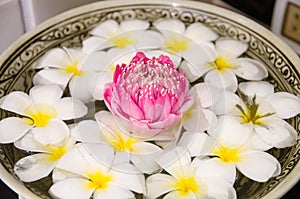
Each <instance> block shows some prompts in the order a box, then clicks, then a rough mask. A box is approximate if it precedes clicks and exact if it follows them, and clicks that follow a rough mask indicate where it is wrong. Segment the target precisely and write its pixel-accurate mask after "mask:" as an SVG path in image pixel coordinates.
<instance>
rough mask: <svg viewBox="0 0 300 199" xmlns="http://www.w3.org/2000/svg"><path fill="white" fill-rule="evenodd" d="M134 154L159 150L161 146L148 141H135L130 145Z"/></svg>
mask: <svg viewBox="0 0 300 199" xmlns="http://www.w3.org/2000/svg"><path fill="white" fill-rule="evenodd" d="M132 147H133V148H134V149H133V153H135V154H150V153H156V152H159V151H161V148H160V147H158V146H156V145H155V144H152V143H149V142H137V143H134V144H133V145H132Z"/></svg>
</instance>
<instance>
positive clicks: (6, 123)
mask: <svg viewBox="0 0 300 199" xmlns="http://www.w3.org/2000/svg"><path fill="white" fill-rule="evenodd" d="M32 127H33V126H31V125H28V124H27V123H25V122H24V120H22V119H21V118H17V117H8V118H4V119H3V120H1V121H0V143H11V142H14V141H16V140H18V139H20V138H21V137H22V136H23V135H25V134H26V133H27V132H28V131H29V130H30V129H31V128H32Z"/></svg>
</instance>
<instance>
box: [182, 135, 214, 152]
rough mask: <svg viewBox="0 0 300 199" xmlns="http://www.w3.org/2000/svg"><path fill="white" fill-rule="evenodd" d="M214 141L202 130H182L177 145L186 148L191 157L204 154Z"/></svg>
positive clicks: (210, 148)
mask: <svg viewBox="0 0 300 199" xmlns="http://www.w3.org/2000/svg"><path fill="white" fill-rule="evenodd" d="M215 144H216V141H215V140H214V139H212V138H211V137H210V136H208V135H207V134H206V133H204V132H189V131H187V132H184V133H183V135H182V137H181V139H180V141H179V143H178V146H180V147H182V148H184V149H187V150H188V151H189V153H190V155H191V156H192V157H195V156H206V155H208V154H209V153H210V152H211V150H212V149H213V147H214V145H215Z"/></svg>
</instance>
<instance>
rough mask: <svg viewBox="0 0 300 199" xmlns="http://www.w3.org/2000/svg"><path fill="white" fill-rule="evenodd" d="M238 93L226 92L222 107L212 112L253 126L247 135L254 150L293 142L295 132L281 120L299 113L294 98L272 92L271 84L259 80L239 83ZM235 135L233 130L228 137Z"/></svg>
mask: <svg viewBox="0 0 300 199" xmlns="http://www.w3.org/2000/svg"><path fill="white" fill-rule="evenodd" d="M239 94H240V96H241V98H240V97H239V96H237V95H235V94H232V93H227V94H226V96H225V98H226V105H225V106H226V109H224V110H221V111H220V110H219V111H220V112H218V111H216V112H217V114H226V115H227V118H228V119H229V120H231V121H234V120H236V121H237V122H239V123H241V124H242V125H244V126H246V127H247V128H249V129H253V130H252V132H251V133H250V134H248V136H250V138H251V139H252V143H253V144H254V145H256V147H257V148H258V149H262V150H268V149H270V148H272V147H276V148H284V147H289V146H292V145H294V144H295V143H296V141H297V131H296V130H295V129H294V128H293V127H292V126H291V125H290V124H289V123H288V122H286V121H284V119H288V118H292V117H294V116H296V115H297V114H299V113H300V99H299V98H298V97H296V96H295V95H292V94H290V93H287V92H276V93H274V86H273V85H271V84H270V83H267V82H263V81H258V82H244V83H240V84H239ZM219 107H220V106H219ZM217 109H219V108H217ZM236 133H237V134H239V133H240V132H236ZM237 134H235V133H234V132H233V134H232V135H231V136H232V137H236V136H239V135H237ZM243 134H244V135H245V136H246V134H245V133H243ZM245 139H249V137H248V138H246V137H245Z"/></svg>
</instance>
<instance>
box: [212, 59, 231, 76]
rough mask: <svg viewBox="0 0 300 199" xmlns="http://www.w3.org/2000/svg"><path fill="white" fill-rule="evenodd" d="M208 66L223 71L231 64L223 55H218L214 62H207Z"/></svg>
mask: <svg viewBox="0 0 300 199" xmlns="http://www.w3.org/2000/svg"><path fill="white" fill-rule="evenodd" d="M208 66H210V67H213V68H215V69H217V70H218V71H220V72H223V71H225V70H226V69H228V68H232V64H231V63H230V62H229V61H228V60H227V59H225V58H224V57H218V58H217V59H216V60H215V61H214V62H210V63H208Z"/></svg>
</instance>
